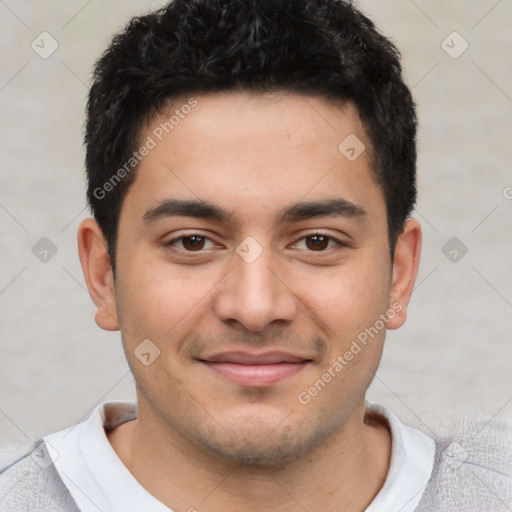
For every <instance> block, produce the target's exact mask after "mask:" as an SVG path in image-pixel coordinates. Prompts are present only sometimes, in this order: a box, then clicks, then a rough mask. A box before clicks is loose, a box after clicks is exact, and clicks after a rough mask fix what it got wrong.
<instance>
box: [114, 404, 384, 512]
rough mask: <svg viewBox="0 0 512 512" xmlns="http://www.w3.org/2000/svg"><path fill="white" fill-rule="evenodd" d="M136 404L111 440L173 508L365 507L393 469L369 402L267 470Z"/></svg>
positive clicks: (126, 462)
mask: <svg viewBox="0 0 512 512" xmlns="http://www.w3.org/2000/svg"><path fill="white" fill-rule="evenodd" d="M138 403H139V407H138V418H137V419H136V420H133V421H130V422H128V423H125V424H122V425H120V426H119V427H117V428H116V429H115V430H113V431H112V432H110V433H109V434H108V438H109V441H110V443H111V444H112V447H113V448H114V450H115V452H116V453H117V455H118V456H119V458H120V459H121V461H122V462H123V464H124V465H125V466H126V467H127V468H128V469H129V471H130V472H131V473H132V475H133V476H134V477H135V478H136V479H137V480H138V481H139V483H140V484H141V485H142V486H143V487H144V488H145V489H146V490H147V491H148V492H149V493H151V494H152V495H153V496H154V497H155V498H156V499H158V500H159V501H161V502H162V503H164V504H165V505H166V506H168V507H169V508H171V509H172V510H175V511H189V512H194V510H197V511H198V512H202V511H203V510H208V511H209V512H217V511H224V510H226V509H229V510H231V509H233V510H236V509H239V510H246V511H248V512H252V511H260V510H262V509H265V510H279V511H283V512H287V511H288V510H289V511H296V510H300V509H305V510H308V512H315V511H320V510H321V511H326V510H336V511H339V512H343V511H349V510H350V511H352V512H353V511H358V510H361V511H362V510H364V509H365V508H366V507H367V506H368V505H369V504H370V503H371V501H372V500H373V498H374V497H375V496H376V494H377V493H378V491H379V490H380V488H381V487H382V485H383V483H384V481H385V478H386V475H387V472H388V469H389V459H390V454H391V437H390V433H389V431H388V428H387V426H386V424H385V423H383V422H381V421H376V420H375V419H373V420H372V421H371V422H365V421H364V417H365V410H364V401H363V402H362V403H361V404H360V405H359V406H358V407H357V408H356V409H355V410H354V413H353V414H352V415H351V416H350V418H349V419H348V420H347V421H346V422H345V423H344V425H343V426H342V427H340V429H339V430H338V431H336V432H334V433H333V434H332V435H331V436H330V438H329V439H328V440H327V441H326V442H324V443H323V444H322V445H321V446H319V447H318V448H316V449H315V450H314V452H310V453H308V454H306V455H304V456H303V457H301V458H300V459H298V460H295V461H293V462H291V463H288V464H286V465H285V466H281V467H266V468H263V467H247V466H243V465H240V464H238V465H237V464H236V463H235V462H233V461H226V460H222V459H220V458H218V457H217V456H214V455H212V454H211V453H206V452H205V450H204V449H201V448H199V447H197V446H195V445H192V444H191V443H190V442H188V441H187V440H185V439H184V438H183V437H182V436H180V435H179V434H177V433H176V432H175V431H171V430H170V428H169V426H168V425H167V424H165V422H163V421H162V420H161V419H159V418H158V417H155V416H154V413H153V411H152V409H151V408H150V407H149V406H148V404H146V403H145V402H144V401H141V400H139V402H138Z"/></svg>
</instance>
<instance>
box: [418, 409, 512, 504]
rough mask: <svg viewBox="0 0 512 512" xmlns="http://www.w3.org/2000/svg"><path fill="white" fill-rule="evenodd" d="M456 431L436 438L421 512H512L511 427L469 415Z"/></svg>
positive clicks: (494, 420) (459, 423) (490, 419)
mask: <svg viewBox="0 0 512 512" xmlns="http://www.w3.org/2000/svg"><path fill="white" fill-rule="evenodd" d="M451 430H452V431H451V433H449V434H447V433H446V432H445V433H444V434H443V435H441V436H437V437H436V438H435V439H434V440H435V443H436V454H435V463H434V469H433V472H432V476H431V478H430V481H429V483H428V485H427V487H426V489H425V491H424V493H423V497H422V499H421V502H420V504H419V506H418V508H417V511H418V512H423V511H432V510H436V511H439V512H442V511H447V512H448V511H450V512H455V511H459V510H460V511H464V512H473V511H474V512H477V511H478V512H480V511H482V510H489V511H490V510H492V511H500V510H503V511H508V510H511V508H512V425H511V423H510V422H506V421H500V420H498V419H496V418H492V417H490V418H485V417H482V416H478V417H474V416H473V417H469V416H466V417H464V418H458V419H457V421H456V422H454V423H452V425H451Z"/></svg>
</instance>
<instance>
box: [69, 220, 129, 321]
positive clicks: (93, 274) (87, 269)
mask: <svg viewBox="0 0 512 512" xmlns="http://www.w3.org/2000/svg"><path fill="white" fill-rule="evenodd" d="M77 239H78V254H79V256H80V263H81V265H82V271H83V273H84V277H85V282H86V283H87V288H88V289H89V294H90V296H91V299H92V300H93V302H94V304H95V305H96V307H97V308H98V309H97V311H96V315H95V320H96V323H97V324H98V326H99V327H101V328H102V329H105V330H106V331H118V330H119V321H118V318H117V310H116V295H115V284H114V275H113V273H112V267H111V265H110V258H109V255H108V250H107V247H108V246H107V242H106V240H105V237H104V236H103V232H102V231H101V228H100V227H99V225H98V223H97V222H96V221H95V220H94V219H91V218H88V219H84V220H83V221H82V222H81V223H80V226H79V227H78V234H77Z"/></svg>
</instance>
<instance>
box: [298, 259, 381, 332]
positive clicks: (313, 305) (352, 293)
mask: <svg viewBox="0 0 512 512" xmlns="http://www.w3.org/2000/svg"><path fill="white" fill-rule="evenodd" d="M379 268H380V266H378V265H376V264H372V265H368V264H365V262H364V261H363V258H361V259H360V260H359V261H358V260H357V259H354V260H352V261H351V262H347V264H346V265H342V266H340V267H338V268H336V269H333V270H330V269H320V270H317V271H311V272H309V273H304V275H303V276H301V279H300V280H299V279H297V280H296V282H299V283H302V284H301V290H302V291H301V293H302V297H303V298H304V300H303V302H304V303H305V304H306V305H307V307H309V308H310V309H311V310H312V311H313V312H314V313H315V315H317V316H318V317H319V318H320V319H321V320H322V321H323V322H324V323H325V324H327V326H328V327H329V329H330V330H331V331H332V333H331V334H333V333H334V334H333V335H334V336H336V337H340V338H342V339H346V338H347V337H351V336H355V335H357V333H358V332H359V331H361V330H362V329H364V328H366V327H368V326H369V325H373V323H374V322H375V320H376V318H378V317H379V315H380V314H381V313H384V311H385V309H386V306H387V293H388V292H387V289H388V285H387V282H388V276H387V274H386V273H385V272H382V271H380V270H379Z"/></svg>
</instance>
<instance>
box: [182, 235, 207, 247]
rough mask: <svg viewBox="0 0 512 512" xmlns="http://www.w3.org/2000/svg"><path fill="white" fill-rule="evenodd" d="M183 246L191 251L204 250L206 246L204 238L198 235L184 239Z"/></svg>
mask: <svg viewBox="0 0 512 512" xmlns="http://www.w3.org/2000/svg"><path fill="white" fill-rule="evenodd" d="M183 246H184V247H185V248H186V249H191V250H195V249H202V248H203V246H204V238H203V237H202V236H197V235H193V236H187V237H185V238H183Z"/></svg>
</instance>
